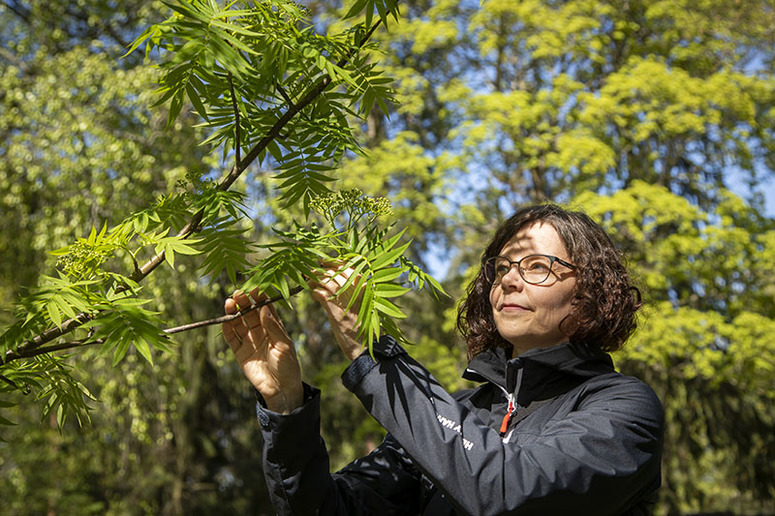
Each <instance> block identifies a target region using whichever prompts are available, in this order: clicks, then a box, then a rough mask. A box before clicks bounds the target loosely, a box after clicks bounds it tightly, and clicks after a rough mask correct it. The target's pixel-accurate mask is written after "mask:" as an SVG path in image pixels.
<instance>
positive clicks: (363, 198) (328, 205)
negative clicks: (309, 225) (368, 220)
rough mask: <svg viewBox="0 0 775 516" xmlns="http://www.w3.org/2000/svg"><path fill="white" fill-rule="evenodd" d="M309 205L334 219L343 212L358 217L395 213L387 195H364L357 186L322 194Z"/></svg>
mask: <svg viewBox="0 0 775 516" xmlns="http://www.w3.org/2000/svg"><path fill="white" fill-rule="evenodd" d="M309 205H310V208H312V209H313V210H315V211H316V212H318V213H320V214H321V215H323V216H325V217H327V218H329V219H334V218H335V217H336V216H337V215H339V214H340V213H342V212H347V213H349V214H350V216H356V217H357V216H361V215H371V216H372V217H379V216H382V215H392V214H393V207H392V205H391V204H390V201H389V200H388V199H387V198H386V197H371V196H369V195H363V192H362V191H361V190H359V189H357V188H352V189H349V190H342V191H340V192H336V193H329V194H325V195H320V196H318V197H315V198H314V199H312V200H311V201H310V203H309Z"/></svg>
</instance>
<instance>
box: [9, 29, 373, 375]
mask: <svg viewBox="0 0 775 516" xmlns="http://www.w3.org/2000/svg"><path fill="white" fill-rule="evenodd" d="M381 23H382V20H381V19H380V20H377V21H376V22H375V23H374V25H372V26H371V28H370V29H369V30H368V31H367V32H366V34H364V36H363V38H362V39H361V40H360V41H359V42H358V44H357V45H356V46H355V47H354V48H353V49H352V50H351V51H350V52H349V53H348V54H347V55H345V56H343V57H342V58H341V59H340V60H339V61H338V62H337V66H338V67H340V68H341V67H342V66H344V65H346V64H347V63H348V62H349V61H350V59H352V57H353V56H354V55H355V54H356V52H357V51H358V50H360V49H361V48H363V46H364V45H365V44H366V42H367V41H368V40H369V39H370V38H371V36H372V35H373V34H374V31H375V30H377V27H379V25H380V24H381ZM330 84H331V77H330V76H328V75H326V76H325V77H322V78H321V79H320V80H319V81H318V83H317V84H316V85H314V86H312V87H311V88H310V90H309V91H308V92H307V93H306V94H305V95H304V96H303V97H302V99H301V100H300V101H299V102H298V103H297V104H291V105H290V106H289V107H288V109H287V110H286V111H285V113H284V114H283V115H282V116H281V117H280V118H279V119H278V120H277V122H275V124H274V125H273V126H272V127H271V128H270V129H269V131H268V133H267V134H266V135H265V136H264V137H263V138H261V140H259V142H258V143H257V144H256V145H255V146H253V148H252V149H251V150H250V152H248V154H247V155H246V156H245V157H244V158H243V159H242V160H237V162H236V163H235V164H234V167H232V169H231V171H230V172H229V173H228V174H227V175H226V176H225V177H224V178H223V180H221V182H220V183H219V184H218V186H217V187H216V188H217V189H218V190H221V191H226V190H228V189H229V188H230V187H231V185H232V184H234V182H235V181H236V180H237V179H238V178H239V176H240V175H242V173H243V172H244V171H245V169H247V167H248V166H250V165H251V164H252V163H253V162H254V161H255V160H256V159H257V158H258V156H259V155H260V154H261V153H262V152H263V151H264V150H265V149H266V148H267V146H268V145H269V144H270V143H271V142H272V141H273V140H275V139H276V138H277V137H278V136H279V135H280V132H281V131H282V129H283V127H285V126H286V125H287V124H288V122H290V121H291V120H292V119H293V117H294V116H296V115H297V114H298V113H299V112H300V111H301V110H302V109H304V108H305V107H307V106H309V105H310V104H311V103H312V102H313V101H314V100H315V99H317V97H318V96H320V94H321V93H323V91H324V90H325V89H326V88H327V87H328V86H329V85H330ZM204 212H205V211H204V208H202V209H200V210H199V211H197V212H196V213H195V214H194V215H193V216H192V217H191V220H189V222H188V223H187V224H186V225H185V226H184V227H183V228H182V229H181V230H180V231H178V233H177V235H176V236H178V237H181V238H187V237H188V236H190V235H191V234H192V233H193V232H194V231H195V230H196V228H197V227H198V226H199V224H200V223H201V222H202V218H203V217H204ZM164 258H165V253H164V251H162V252H161V253H159V254H157V255H155V256H154V257H153V258H151V259H149V260H148V261H147V262H145V264H143V266H142V267H140V269H139V270H138V271H135V272H134V273H133V274H132V275H131V278H132V280H134V281H136V282H140V281H142V280H143V279H144V278H145V277H146V276H148V275H149V274H150V273H151V272H153V271H154V270H155V269H156V267H158V266H159V265H161V263H162V262H163V261H164ZM93 317H94V316H93V315H90V314H85V313H81V314H78V316H77V317H75V318H73V319H68V320H67V321H65V322H64V323H62V326H61V327H54V328H49V329H47V330H46V331H44V332H43V333H41V334H39V335H36V336H35V337H33V338H32V339H30V340H28V341H25V342H24V343H22V344H20V345H19V346H18V347H17V352H22V353H27V352H31V351H32V350H35V349H37V348H41V347H42V346H44V345H45V344H46V343H48V342H51V341H52V340H54V339H57V338H59V337H61V336H63V335H66V334H68V333H70V332H72V331H73V330H75V329H76V328H78V327H79V326H81V325H83V324H84V323H85V322H87V321H88V320H90V319H92V318H93ZM213 324H215V323H213ZM73 347H75V346H73ZM46 349H48V348H46ZM45 352H48V351H45ZM8 353H12V354H16V352H13V351H8V352H7V353H6V355H7V356H8ZM30 356H32V355H30ZM17 358H22V357H21V356H20V357H17ZM6 362H7V360H6Z"/></svg>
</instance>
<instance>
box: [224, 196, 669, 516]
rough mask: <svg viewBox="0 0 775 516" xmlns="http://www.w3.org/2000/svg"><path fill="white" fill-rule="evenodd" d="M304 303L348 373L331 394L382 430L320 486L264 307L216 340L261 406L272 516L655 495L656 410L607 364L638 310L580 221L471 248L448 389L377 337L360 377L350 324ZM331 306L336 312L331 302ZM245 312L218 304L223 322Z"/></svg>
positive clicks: (444, 510)
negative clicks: (353, 403) (345, 393)
mask: <svg viewBox="0 0 775 516" xmlns="http://www.w3.org/2000/svg"><path fill="white" fill-rule="evenodd" d="M344 280H345V275H343V274H342V273H339V274H337V273H336V271H329V273H328V275H327V276H326V278H324V279H322V280H321V282H320V283H317V284H316V285H315V288H314V293H315V294H314V295H315V297H316V299H317V300H318V301H319V302H321V304H322V305H323V307H324V308H325V309H326V310H327V312H328V316H329V319H330V321H331V326H332V328H333V329H334V331H335V336H336V340H337V343H338V344H339V346H340V348H341V349H342V351H343V352H344V353H345V355H346V356H347V357H348V358H350V359H351V360H353V362H352V364H350V365H349V366H348V367H347V369H346V370H345V371H344V373H343V375H342V379H343V382H344V384H345V386H346V387H347V388H348V389H350V390H351V391H352V392H353V393H355V395H356V396H358V398H359V399H360V400H361V401H362V403H363V404H364V406H365V407H366V409H367V410H368V411H369V412H370V413H371V414H372V415H373V416H374V417H375V418H376V419H377V421H379V422H380V424H382V426H383V427H384V428H385V429H386V430H387V431H388V435H387V437H386V438H385V441H384V442H383V443H382V444H381V445H380V446H379V447H378V448H377V449H375V450H374V452H372V453H371V454H369V455H368V456H366V457H364V458H362V459H359V460H356V461H354V462H353V463H351V464H350V465H348V466H346V467H345V468H344V469H342V470H341V471H339V472H337V473H335V474H329V465H328V456H327V453H326V449H325V445H324V443H323V441H322V439H321V438H320V434H319V391H317V390H316V389H314V388H312V387H309V386H307V385H305V384H302V381H301V375H300V372H299V365H298V361H297V359H296V354H295V351H294V347H293V344H292V342H291V339H290V337H289V336H288V335H287V333H286V332H285V330H284V329H283V326H282V324H281V322H280V321H279V319H278V318H277V314H276V313H275V312H274V310H273V308H271V307H269V306H267V307H263V308H262V309H261V310H260V311H255V312H251V313H249V314H247V315H245V316H244V317H243V318H242V319H240V320H237V321H234V322H232V323H227V324H225V325H224V328H223V333H224V336H225V338H226V340H227V341H228V343H229V345H230V347H231V348H232V350H233V351H234V353H235V355H236V358H237V360H238V361H239V363H240V365H241V366H242V369H243V371H244V372H245V375H246V376H247V377H248V379H249V380H250V381H251V383H252V384H253V385H254V386H255V388H256V389H257V390H258V392H259V393H260V403H259V408H258V417H259V421H260V423H261V427H262V431H263V435H264V449H263V465H264V474H265V476H266V478H267V482H268V484H269V489H270V493H271V496H272V501H273V503H274V505H275V508H276V510H277V512H278V513H281V514H315V513H321V514H473V515H493V514H504V513H514V514H539V513H540V514H571V513H572V514H645V513H648V512H649V509H650V507H651V505H652V503H653V499H654V495H655V493H656V490H657V488H658V487H659V484H660V469H659V467H660V453H661V444H662V425H663V421H662V410H661V406H660V403H659V400H658V399H657V397H656V395H655V394H654V392H653V391H652V390H651V389H650V388H649V387H648V386H646V385H645V384H643V383H642V382H640V381H638V380H636V379H634V378H631V377H627V376H623V375H620V374H618V373H616V372H614V369H613V366H612V362H611V359H610V357H609V356H608V354H607V353H606V352H608V351H614V350H616V349H619V348H620V347H621V346H622V345H623V344H624V342H625V340H626V339H627V338H628V337H629V335H630V334H631V333H632V331H633V330H634V329H635V312H636V311H637V309H638V308H639V305H640V298H639V295H638V292H637V289H635V288H634V287H632V286H631V285H630V281H629V278H628V275H627V272H626V270H625V268H624V266H623V265H622V263H621V259H620V257H619V255H618V253H617V252H616V250H615V249H614V246H613V244H612V243H611V241H610V239H609V238H608V237H607V236H606V235H605V233H604V232H603V230H602V229H601V228H600V227H599V226H598V225H597V224H595V223H594V222H593V221H592V220H591V219H590V218H589V217H587V216H586V215H584V214H582V213H579V212H569V211H566V210H564V209H562V208H560V207H557V206H554V205H545V206H536V207H529V208H524V209H521V210H519V211H518V212H517V213H515V214H514V215H513V216H512V217H511V218H509V219H508V220H507V221H506V222H505V223H503V224H502V225H501V227H500V228H499V229H498V231H497V232H496V233H495V235H494V237H493V239H492V241H491V242H490V244H489V245H488V246H487V248H486V249H485V250H484V253H483V261H482V269H481V271H480V272H479V274H478V276H477V277H476V279H475V280H474V281H473V283H472V284H471V285H470V287H469V289H468V295H467V297H466V299H465V300H464V302H463V304H462V305H461V308H460V312H459V314H458V326H459V328H460V329H461V330H462V333H463V335H464V337H465V338H466V341H467V343H468V353H469V358H470V364H469V366H468V368H467V369H466V371H465V373H464V376H465V377H466V378H468V379H471V380H474V381H479V382H482V385H481V386H480V387H478V388H476V389H473V390H468V391H464V392H461V393H456V394H454V395H452V394H450V393H448V392H446V391H445V390H444V388H443V387H442V386H441V385H439V384H438V382H436V380H434V378H433V377H432V376H431V375H430V374H429V373H428V371H427V370H425V369H424V368H423V367H422V366H421V365H420V364H418V363H417V362H416V361H414V360H412V359H411V358H410V357H409V356H408V355H407V354H406V352H405V351H404V350H403V349H402V348H401V347H400V346H399V345H398V344H396V343H395V341H393V340H392V339H390V338H386V337H383V338H381V339H380V340H379V342H377V343H375V345H374V355H375V359H376V362H375V361H374V360H373V359H372V357H371V356H370V355H369V353H367V352H365V353H364V352H362V347H361V345H360V344H359V343H358V341H357V340H356V338H355V315H354V313H353V312H350V311H345V310H344V307H345V306H346V304H347V300H346V299H342V296H340V299H335V298H334V297H333V294H334V293H335V292H336V291H337V289H338V286H339V284H342V283H343V282H344ZM343 303H344V304H343ZM237 304H238V305H239V306H246V305H248V304H250V299H249V298H248V296H246V295H245V294H242V293H239V292H238V293H235V295H234V298H233V299H229V300H227V301H226V305H225V308H226V312H227V313H234V312H236V310H237V306H236V305H237Z"/></svg>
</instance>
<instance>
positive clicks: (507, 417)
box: [500, 393, 516, 435]
mask: <svg viewBox="0 0 775 516" xmlns="http://www.w3.org/2000/svg"><path fill="white" fill-rule="evenodd" d="M508 400H509V408H508V409H506V415H505V416H503V421H502V422H501V428H500V432H501V435H503V434H505V433H506V430H508V428H509V420H510V419H511V414H513V413H514V409H515V408H516V403H514V394H512V393H509V394H508Z"/></svg>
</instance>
